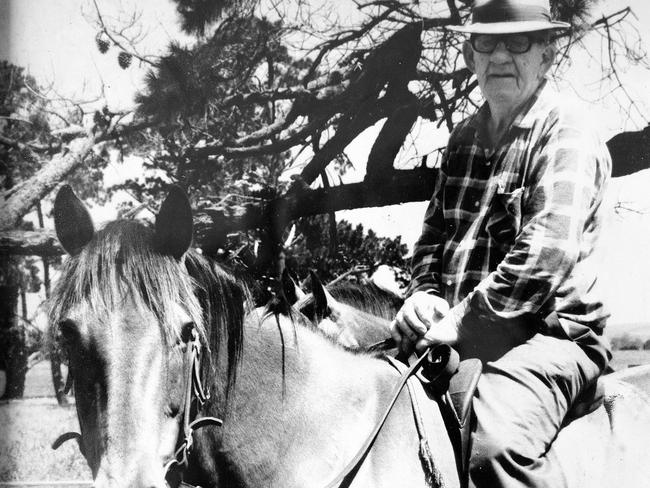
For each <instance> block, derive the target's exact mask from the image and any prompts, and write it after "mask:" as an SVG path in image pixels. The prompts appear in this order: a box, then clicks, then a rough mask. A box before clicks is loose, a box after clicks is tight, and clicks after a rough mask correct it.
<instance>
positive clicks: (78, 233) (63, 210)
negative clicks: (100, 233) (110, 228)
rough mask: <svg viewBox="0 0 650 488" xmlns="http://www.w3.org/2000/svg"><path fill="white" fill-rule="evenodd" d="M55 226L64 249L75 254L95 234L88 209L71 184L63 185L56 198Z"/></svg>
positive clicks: (72, 254)
mask: <svg viewBox="0 0 650 488" xmlns="http://www.w3.org/2000/svg"><path fill="white" fill-rule="evenodd" d="M54 228H55V230H56V236H57V237H58V238H59V242H60V243H61V246H63V249H65V251H66V252H67V253H68V254H70V255H71V256H74V255H75V254H77V253H78V252H79V251H81V250H82V249H83V247H84V246H85V245H86V244H88V243H89V242H90V240H91V239H92V238H93V235H95V227H94V226H93V220H92V218H91V217H90V214H89V213H88V209H87V208H86V206H85V205H84V204H83V202H82V201H81V200H79V198H77V195H75V194H74V191H72V188H71V187H70V185H63V186H62V187H61V189H60V190H59V193H57V194H56V198H55V199H54Z"/></svg>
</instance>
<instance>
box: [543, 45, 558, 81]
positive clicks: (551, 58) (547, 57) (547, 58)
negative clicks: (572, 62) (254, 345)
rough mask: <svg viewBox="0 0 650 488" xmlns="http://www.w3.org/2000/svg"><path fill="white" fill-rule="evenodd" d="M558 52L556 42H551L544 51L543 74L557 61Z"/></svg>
mask: <svg viewBox="0 0 650 488" xmlns="http://www.w3.org/2000/svg"><path fill="white" fill-rule="evenodd" d="M556 54H557V46H556V45H555V43H554V42H549V43H548V44H547V45H546V47H545V48H544V51H543V52H542V66H543V68H544V69H543V71H544V72H543V73H542V74H543V75H546V73H547V72H548V70H549V69H551V66H553V63H554V62H555V56H556Z"/></svg>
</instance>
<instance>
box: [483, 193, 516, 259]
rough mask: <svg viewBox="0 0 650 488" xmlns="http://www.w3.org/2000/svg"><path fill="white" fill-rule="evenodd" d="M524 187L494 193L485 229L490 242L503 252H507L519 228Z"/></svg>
mask: <svg viewBox="0 0 650 488" xmlns="http://www.w3.org/2000/svg"><path fill="white" fill-rule="evenodd" d="M523 194H524V188H523V187H520V188H517V189H516V190H515V191H512V192H499V191H497V193H496V194H495V195H494V199H493V200H492V205H491V208H490V213H489V215H488V218H487V223H486V231H487V234H488V236H489V238H490V240H491V241H492V242H494V243H495V244H496V245H497V247H498V248H500V249H501V250H502V251H503V252H508V251H509V250H510V248H511V247H512V245H513V244H514V242H515V239H516V237H517V235H518V234H519V230H520V229H521V206H522V199H523Z"/></svg>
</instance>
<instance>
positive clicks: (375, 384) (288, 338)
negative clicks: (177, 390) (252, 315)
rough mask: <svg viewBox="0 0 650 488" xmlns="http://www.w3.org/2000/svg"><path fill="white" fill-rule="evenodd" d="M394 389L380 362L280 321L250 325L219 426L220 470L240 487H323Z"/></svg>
mask: <svg viewBox="0 0 650 488" xmlns="http://www.w3.org/2000/svg"><path fill="white" fill-rule="evenodd" d="M393 382H394V374H392V372H391V370H390V369H389V368H388V367H387V366H386V365H385V364H384V363H383V362H381V361H379V360H376V359H372V358H370V357H367V356H363V355H353V354H350V353H348V352H345V351H343V350H342V349H340V348H339V347H337V346H335V345H334V344H332V343H331V342H329V341H328V340H327V339H325V338H323V337H322V336H321V335H320V334H318V333H314V332H312V331H310V330H308V329H306V328H305V327H301V326H298V325H295V326H294V324H292V323H291V322H290V321H289V320H287V319H286V317H280V318H279V319H278V321H276V320H275V318H274V317H271V318H270V319H267V320H264V321H262V323H261V324H255V323H249V324H248V326H247V327H246V329H245V340H244V348H243V354H242V360H241V366H240V369H239V370H238V376H237V381H236V385H235V388H234V391H233V393H232V397H231V399H230V403H229V408H228V411H227V415H226V418H225V419H224V420H225V421H224V426H223V437H222V442H223V446H222V453H223V455H224V456H225V457H226V458H227V462H226V463H225V464H227V465H229V466H230V467H231V471H232V472H234V473H235V477H236V478H238V480H239V483H240V484H241V485H242V486H269V485H273V482H272V480H282V485H283V486H291V485H292V481H291V480H293V482H295V484H296V485H303V486H306V485H304V483H305V482H306V481H309V480H313V479H316V480H325V479H327V478H328V476H330V475H331V474H332V465H337V464H339V461H340V458H341V456H342V453H341V447H342V446H346V445H349V444H350V440H349V439H350V438H353V439H354V442H352V445H357V444H358V440H359V439H362V438H363V436H365V435H367V433H368V432H369V431H370V430H371V427H372V422H373V421H374V420H375V418H376V410H377V404H378V399H381V398H382V397H384V396H387V395H388V392H389V391H390V389H391V387H392V384H393ZM342 408H344V409H345V411H346V414H345V415H340V413H339V412H340V411H341V409H342ZM351 436H352V437H351ZM289 460H290V461H289ZM312 484H313V483H312ZM307 485H309V483H307Z"/></svg>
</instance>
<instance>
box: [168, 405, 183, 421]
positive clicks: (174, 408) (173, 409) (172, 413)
mask: <svg viewBox="0 0 650 488" xmlns="http://www.w3.org/2000/svg"><path fill="white" fill-rule="evenodd" d="M180 410H181V408H180V407H179V406H178V405H167V407H165V415H166V416H167V417H170V418H174V417H177V416H178V414H179V412H180Z"/></svg>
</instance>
